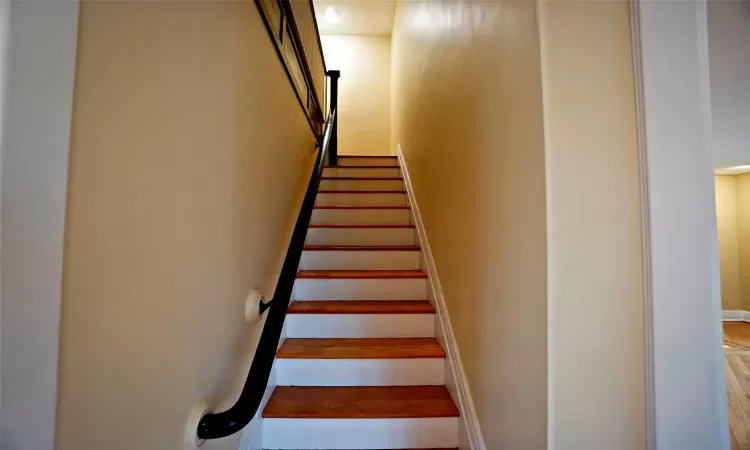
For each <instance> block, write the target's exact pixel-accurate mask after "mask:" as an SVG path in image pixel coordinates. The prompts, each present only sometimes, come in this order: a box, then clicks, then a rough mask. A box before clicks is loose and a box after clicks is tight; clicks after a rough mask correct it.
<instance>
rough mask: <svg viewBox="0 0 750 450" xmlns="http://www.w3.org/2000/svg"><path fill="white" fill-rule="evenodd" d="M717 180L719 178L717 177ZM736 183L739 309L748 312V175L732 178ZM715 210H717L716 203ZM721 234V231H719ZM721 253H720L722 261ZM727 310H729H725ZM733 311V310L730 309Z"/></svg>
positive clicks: (749, 221)
mask: <svg viewBox="0 0 750 450" xmlns="http://www.w3.org/2000/svg"><path fill="white" fill-rule="evenodd" d="M717 178H719V177H717ZM734 178H735V182H736V202H737V207H736V212H737V243H736V246H735V249H736V251H737V262H738V266H737V267H738V273H739V291H740V292H741V293H742V295H741V298H742V302H741V306H742V307H741V308H736V309H743V310H745V311H750V174H744V175H739V176H736V177H734ZM716 207H717V210H718V208H719V205H718V202H717V205H716ZM720 233H721V231H720ZM719 250H720V251H722V250H723V247H722V235H721V234H719ZM721 262H722V263H723V262H724V259H723V253H722V260H721ZM721 276H722V285H721V287H722V303H723V298H724V297H723V296H724V291H723V288H724V266H723V265H722V273H721ZM725 309H729V308H725ZM732 309H735V308H732Z"/></svg>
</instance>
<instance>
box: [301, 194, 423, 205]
mask: <svg viewBox="0 0 750 450" xmlns="http://www.w3.org/2000/svg"><path fill="white" fill-rule="evenodd" d="M315 205H316V206H407V205H408V202H407V197H406V194H401V193H395V194H328V193H323V194H320V193H319V194H318V196H317V198H316V199H315Z"/></svg>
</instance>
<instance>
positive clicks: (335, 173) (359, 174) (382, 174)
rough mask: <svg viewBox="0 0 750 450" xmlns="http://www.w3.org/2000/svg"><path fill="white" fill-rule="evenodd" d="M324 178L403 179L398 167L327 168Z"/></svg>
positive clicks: (324, 171) (324, 170)
mask: <svg viewBox="0 0 750 450" xmlns="http://www.w3.org/2000/svg"><path fill="white" fill-rule="evenodd" d="M323 176H324V177H354V178H369V177H372V178H401V169H400V168H398V167H388V168H380V167H372V168H366V169H363V168H359V167H352V168H346V167H326V168H325V169H323Z"/></svg>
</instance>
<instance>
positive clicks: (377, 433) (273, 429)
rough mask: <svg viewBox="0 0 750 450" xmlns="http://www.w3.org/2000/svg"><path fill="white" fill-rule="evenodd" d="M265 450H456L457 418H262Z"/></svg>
mask: <svg viewBox="0 0 750 450" xmlns="http://www.w3.org/2000/svg"><path fill="white" fill-rule="evenodd" d="M263 422H264V423H263V447H264V448H269V449H299V450H311V449H331V450H334V449H336V450H338V449H408V448H454V447H458V417H429V418H413V419H393V418H387V419H268V418H267V419H263Z"/></svg>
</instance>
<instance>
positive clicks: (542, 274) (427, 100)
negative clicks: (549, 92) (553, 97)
mask: <svg viewBox="0 0 750 450" xmlns="http://www.w3.org/2000/svg"><path fill="white" fill-rule="evenodd" d="M392 40H393V53H392V58H393V60H392V81H393V97H392V98H393V102H394V103H393V111H394V112H393V119H394V120H393V142H394V143H395V144H399V145H400V146H401V148H402V150H403V153H404V157H405V159H406V162H407V165H408V167H409V171H410V175H411V177H412V183H413V187H414V192H415V195H416V198H417V201H418V203H419V207H420V210H421V213H422V218H423V221H424V225H425V228H426V232H427V238H428V240H429V243H430V246H431V247H432V252H433V256H434V258H435V263H436V265H437V269H438V271H439V274H440V281H441V283H442V287H443V289H444V294H445V299H446V302H447V305H448V310H449V314H450V319H451V322H452V325H453V327H454V330H455V333H456V339H457V343H458V346H459V351H460V354H461V358H462V361H463V364H464V368H465V370H466V374H467V377H468V381H469V386H470V390H471V394H472V398H473V400H474V403H475V406H476V409H477V415H478V418H479V421H480V426H481V428H482V433H483V435H484V440H485V443H486V445H487V448H488V449H502V448H508V449H511V448H512V449H525V450H537V449H539V450H541V449H545V448H546V433H547V422H546V415H547V413H546V409H547V406H546V404H547V389H546V386H547V376H546V373H547V348H546V347H547V336H546V320H545V319H546V311H547V301H546V297H547V290H546V283H545V280H546V278H547V275H546V251H547V250H546V245H545V234H546V221H545V190H544V182H545V179H544V170H543V168H544V142H543V132H542V97H541V94H542V93H541V80H540V67H539V44H538V35H537V22H536V11H535V7H534V2H533V1H515V2H502V3H501V2H484V3H459V2H456V3H435V2H430V1H421V2H420V1H414V2H411V1H409V2H401V3H400V4H399V6H398V10H397V13H396V23H395V26H394V34H393V36H392Z"/></svg>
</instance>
